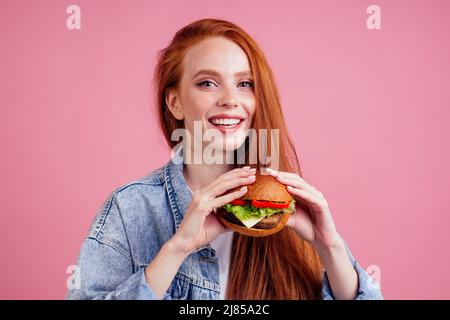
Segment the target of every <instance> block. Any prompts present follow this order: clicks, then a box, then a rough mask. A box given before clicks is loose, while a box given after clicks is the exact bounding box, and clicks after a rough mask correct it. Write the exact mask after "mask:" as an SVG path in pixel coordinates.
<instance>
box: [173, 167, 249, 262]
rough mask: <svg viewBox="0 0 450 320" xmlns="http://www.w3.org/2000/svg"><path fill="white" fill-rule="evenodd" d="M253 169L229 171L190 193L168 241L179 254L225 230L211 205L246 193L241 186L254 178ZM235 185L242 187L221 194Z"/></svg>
mask: <svg viewBox="0 0 450 320" xmlns="http://www.w3.org/2000/svg"><path fill="white" fill-rule="evenodd" d="M255 171H256V170H255V169H254V168H252V169H250V168H249V167H244V168H237V169H233V170H230V171H228V172H226V173H224V174H223V175H221V176H219V177H218V178H217V179H216V180H214V181H213V182H212V183H211V184H210V185H208V186H207V187H205V188H203V189H200V190H196V191H195V192H194V193H193V195H192V201H191V204H190V205H189V208H188V209H187V211H186V214H185V216H184V218H183V221H182V222H181V224H180V227H179V228H178V230H177V232H176V233H175V235H174V236H173V237H172V239H171V240H170V241H171V242H172V244H173V245H174V247H175V248H177V250H179V252H180V253H182V254H184V255H188V254H190V253H191V252H192V251H194V250H196V249H197V248H199V247H201V246H203V245H205V244H207V243H209V242H211V241H212V240H214V239H215V238H216V237H217V236H218V235H219V234H221V233H224V232H226V231H227V230H228V229H227V228H225V227H224V226H223V225H222V224H221V223H220V222H219V220H217V218H216V216H215V215H213V214H211V213H212V212H213V210H214V209H215V208H220V207H222V206H223V205H225V204H227V203H229V202H231V201H233V200H235V199H238V198H240V197H242V196H243V195H244V194H245V193H246V192H247V187H246V186H245V185H247V184H251V183H253V182H254V181H255ZM239 186H243V187H242V188H240V189H238V190H236V191H233V192H231V193H227V194H224V193H225V192H227V191H228V190H231V189H234V188H237V187H239Z"/></svg>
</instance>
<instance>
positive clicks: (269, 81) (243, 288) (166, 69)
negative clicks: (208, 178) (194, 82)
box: [154, 19, 323, 300]
mask: <svg viewBox="0 0 450 320" xmlns="http://www.w3.org/2000/svg"><path fill="white" fill-rule="evenodd" d="M215 36H222V37H226V38H227V39H229V40H232V41H234V42H235V43H236V44H238V45H239V46H240V47H241V48H242V50H243V51H244V52H245V53H246V55H247V57H248V59H249V61H250V66H251V69H252V71H253V76H254V94H255V101H256V106H257V107H256V111H255V118H254V122H253V128H254V129H256V132H257V133H258V132H259V129H267V132H268V135H267V146H268V147H267V148H266V150H268V151H269V150H270V143H271V141H270V130H271V129H278V130H279V142H280V143H279V148H280V149H279V155H280V158H279V170H282V171H288V172H295V173H297V174H299V175H300V176H302V173H301V169H300V164H299V161H298V157H297V154H296V151H295V147H294V144H293V143H292V140H291V139H290V137H289V134H288V132H287V128H286V124H285V120H284V116H283V113H282V110H281V105H280V99H279V94H278V89H277V87H276V84H275V79H274V76H273V72H272V70H271V68H270V66H269V64H268V63H267V60H266V58H265V57H264V54H263V52H262V51H261V49H260V48H259V46H258V45H257V44H256V42H255V41H254V40H253V39H252V38H251V37H250V35H248V34H247V33H246V32H245V31H244V30H242V29H241V28H240V27H238V26H236V25H235V24H233V23H230V22H228V21H224V20H218V19H202V20H197V21H194V22H193V23H191V24H189V25H187V26H185V27H184V28H182V29H180V30H179V31H178V32H177V33H176V34H175V36H174V38H173V39H172V41H171V42H170V44H169V45H168V46H167V47H166V48H164V49H163V50H161V51H160V52H159V55H158V62H157V65H156V69H155V75H154V90H155V99H156V103H155V105H156V108H157V113H158V117H159V124H160V127H161V129H162V132H163V134H164V136H165V139H166V141H167V143H168V145H169V146H170V147H172V148H173V147H174V146H175V145H176V143H177V142H175V141H172V140H171V134H172V132H173V130H175V129H177V128H184V123H183V121H179V120H177V119H175V118H174V117H173V116H172V114H171V112H170V111H169V109H168V107H167V105H166V100H165V94H166V90H167V89H168V88H177V87H178V85H179V83H180V80H181V77H182V72H183V70H182V67H181V66H182V61H183V57H184V54H185V52H186V50H187V49H188V48H189V47H191V46H193V45H195V44H197V43H198V42H200V41H201V40H204V39H205V38H208V37H215ZM246 144H248V140H246ZM248 149H249V148H248V146H247V149H246V150H247V152H246V161H247V163H248ZM258 161H259V160H258ZM236 166H237V165H236ZM305 210H307V209H306V208H305ZM322 276H323V274H322V263H321V261H320V258H319V256H318V254H317V252H316V251H315V250H314V249H313V247H312V246H311V245H310V244H309V243H307V242H306V241H304V240H302V239H301V238H300V237H299V236H298V235H297V234H296V232H295V231H294V230H292V229H291V228H289V227H286V228H284V229H283V230H282V231H280V232H278V233H276V234H274V235H272V236H269V237H264V238H252V237H246V236H242V235H239V234H237V233H235V235H234V238H233V248H232V257H231V264H230V274H229V280H228V290H227V293H226V298H227V299H256V300H261V299H319V298H320V294H321V288H322Z"/></svg>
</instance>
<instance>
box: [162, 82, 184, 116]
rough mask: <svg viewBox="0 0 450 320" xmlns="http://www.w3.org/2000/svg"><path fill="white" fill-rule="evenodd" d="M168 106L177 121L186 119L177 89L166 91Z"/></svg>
mask: <svg viewBox="0 0 450 320" xmlns="http://www.w3.org/2000/svg"><path fill="white" fill-rule="evenodd" d="M166 105H167V107H168V108H169V110H170V112H171V113H172V115H173V116H174V117H175V119H177V120H183V119H184V110H183V107H182V106H181V104H180V99H179V98H178V92H177V91H176V90H175V89H167V90H166Z"/></svg>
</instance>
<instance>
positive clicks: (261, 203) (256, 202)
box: [252, 200, 291, 209]
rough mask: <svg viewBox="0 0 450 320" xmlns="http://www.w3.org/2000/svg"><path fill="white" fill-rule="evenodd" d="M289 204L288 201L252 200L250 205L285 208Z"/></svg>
mask: <svg viewBox="0 0 450 320" xmlns="http://www.w3.org/2000/svg"><path fill="white" fill-rule="evenodd" d="M290 205H291V203H290V202H284V203H277V202H272V201H260V200H252V206H254V207H256V208H275V209H285V208H288V207H289V206H290Z"/></svg>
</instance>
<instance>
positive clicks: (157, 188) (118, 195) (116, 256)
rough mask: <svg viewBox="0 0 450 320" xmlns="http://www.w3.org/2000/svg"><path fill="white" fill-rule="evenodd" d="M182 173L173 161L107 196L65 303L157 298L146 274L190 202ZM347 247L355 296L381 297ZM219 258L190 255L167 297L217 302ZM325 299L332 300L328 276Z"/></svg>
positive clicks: (210, 252) (206, 251) (205, 252)
mask: <svg viewBox="0 0 450 320" xmlns="http://www.w3.org/2000/svg"><path fill="white" fill-rule="evenodd" d="M175 160H176V161H175ZM182 170H183V163H182V161H179V159H175V158H172V159H170V160H169V161H168V162H167V164H166V165H164V166H163V167H161V168H159V169H156V170H154V171H153V172H151V173H150V174H148V175H147V176H145V177H143V178H141V179H138V180H135V181H133V182H131V183H128V184H126V185H123V186H121V187H120V188H117V189H116V190H115V191H113V192H112V193H111V194H110V195H109V197H108V199H107V200H106V201H105V202H104V203H103V205H102V207H101V209H100V210H99V212H98V213H97V215H96V217H95V218H94V221H93V223H92V225H91V227H90V230H89V232H88V234H87V237H86V238H85V239H84V242H83V244H82V247H81V251H80V255H79V257H78V267H79V275H80V282H79V284H80V285H79V286H78V287H77V288H71V289H69V290H68V292H67V295H66V299H157V297H156V296H155V294H154V292H153V291H152V289H151V288H150V286H149V285H148V284H147V282H146V280H145V274H144V270H145V267H146V266H147V265H148V264H149V263H150V262H151V261H152V259H153V258H154V257H155V256H156V254H157V253H158V251H159V249H160V248H161V246H162V245H163V244H164V243H165V242H166V241H167V240H169V239H170V238H171V237H172V236H173V234H174V233H175V231H176V230H177V228H178V227H179V226H180V223H181V221H182V219H183V215H184V213H185V212H186V210H187V208H188V206H189V204H190V202H191V193H190V191H189V189H188V186H187V184H186V181H185V179H184V176H183V173H182ZM346 248H347V252H348V254H349V258H350V260H351V263H352V264H353V266H354V268H355V270H356V271H357V274H358V278H359V290H358V295H357V297H356V298H357V299H382V298H383V297H382V295H381V291H380V288H379V286H378V284H377V283H376V282H374V281H373V280H372V278H371V277H370V276H369V275H368V274H367V273H366V271H365V270H364V269H363V268H362V267H361V266H360V265H359V264H358V262H357V261H356V260H355V259H354V258H353V256H352V255H351V252H350V250H349V249H348V247H346ZM215 254H216V253H215V251H214V249H213V248H212V247H211V246H210V245H209V244H208V245H206V246H204V247H202V248H199V249H197V250H196V251H195V252H193V253H192V254H190V255H189V256H188V257H187V258H186V259H185V260H184V261H183V263H182V264H181V267H180V268H179V270H178V272H177V274H176V275H175V278H174V279H173V281H172V283H171V285H170V287H169V289H168V290H167V292H166V293H165V295H164V297H163V299H173V300H175V299H219V292H220V287H219V265H218V258H217V257H216V255H215ZM322 298H323V299H327V300H332V299H334V298H333V294H332V291H331V288H330V284H329V281H328V279H327V276H326V272H324V277H323V288H322Z"/></svg>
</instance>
